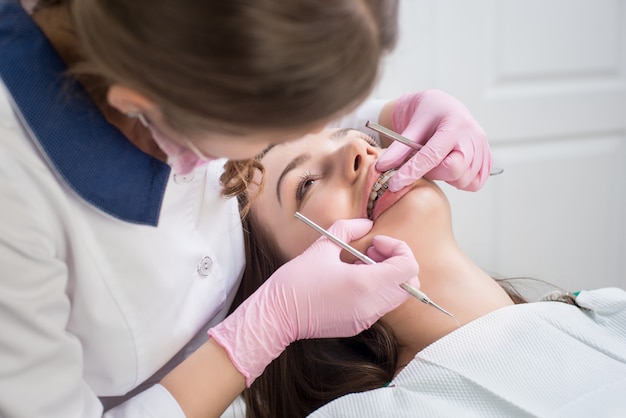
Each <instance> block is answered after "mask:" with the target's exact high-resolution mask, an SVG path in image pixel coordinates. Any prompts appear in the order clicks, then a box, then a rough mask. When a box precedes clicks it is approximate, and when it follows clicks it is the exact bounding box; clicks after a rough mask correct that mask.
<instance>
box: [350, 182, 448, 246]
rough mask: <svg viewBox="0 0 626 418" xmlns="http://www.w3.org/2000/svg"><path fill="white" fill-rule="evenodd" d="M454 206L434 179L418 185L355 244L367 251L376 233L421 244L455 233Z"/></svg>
mask: <svg viewBox="0 0 626 418" xmlns="http://www.w3.org/2000/svg"><path fill="white" fill-rule="evenodd" d="M450 219H451V217H450V206H449V204H448V200H447V198H446V196H445V194H444V193H443V192H442V191H441V189H439V187H437V186H436V185H435V184H434V183H432V182H426V181H425V182H422V183H419V184H416V186H415V187H413V189H411V190H410V191H409V192H408V193H406V194H405V195H404V196H403V197H402V198H401V199H399V200H398V201H397V202H395V203H394V204H393V205H392V206H389V207H388V208H387V209H386V210H385V211H384V212H382V213H381V214H380V215H379V216H378V217H377V218H376V220H375V221H374V226H373V227H372V229H371V231H370V232H369V233H368V234H367V235H365V236H364V237H362V238H361V239H358V240H356V241H354V242H353V243H352V244H353V245H354V246H355V247H356V248H357V249H359V250H360V251H364V250H365V249H367V248H368V247H369V246H370V245H371V241H372V239H373V237H374V236H376V235H387V236H390V237H394V238H397V239H400V240H402V241H405V242H407V243H408V244H409V245H412V246H415V247H421V246H422V245H427V244H430V243H434V241H435V240H438V239H439V238H440V237H447V236H449V235H450V234H451V220H450Z"/></svg>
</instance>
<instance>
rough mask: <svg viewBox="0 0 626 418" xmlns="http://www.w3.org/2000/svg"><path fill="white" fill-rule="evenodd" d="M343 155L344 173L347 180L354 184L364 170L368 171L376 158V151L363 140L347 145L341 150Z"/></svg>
mask: <svg viewBox="0 0 626 418" xmlns="http://www.w3.org/2000/svg"><path fill="white" fill-rule="evenodd" d="M341 153H342V154H343V156H342V158H343V160H344V161H343V162H342V163H341V164H342V166H343V172H344V175H345V177H346V179H347V180H348V181H349V182H350V183H352V182H354V181H356V180H357V179H358V178H359V176H361V175H362V174H361V172H362V171H363V170H367V169H368V167H369V166H370V164H371V163H372V161H373V159H374V158H375V157H376V150H375V149H374V148H372V147H371V146H370V145H368V144H367V143H365V142H364V141H361V140H355V141H351V142H349V143H347V144H346V145H345V147H343V149H342V150H341Z"/></svg>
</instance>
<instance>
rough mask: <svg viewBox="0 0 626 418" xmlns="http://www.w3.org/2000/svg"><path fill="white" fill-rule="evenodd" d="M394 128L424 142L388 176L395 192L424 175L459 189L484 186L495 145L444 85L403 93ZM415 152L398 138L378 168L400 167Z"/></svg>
mask: <svg viewBox="0 0 626 418" xmlns="http://www.w3.org/2000/svg"><path fill="white" fill-rule="evenodd" d="M392 120H393V130H394V131H395V132H398V133H400V134H402V135H403V136H405V137H407V138H408V139H410V140H412V141H415V142H416V143H419V144H422V145H424V147H423V148H422V149H421V150H419V151H418V152H417V153H416V154H415V155H414V156H413V157H412V158H411V159H410V160H409V161H408V162H407V163H406V164H404V166H402V168H400V170H398V172H397V173H396V174H395V175H394V176H393V177H392V178H391V180H390V181H389V189H390V190H391V191H393V192H395V191H398V190H400V189H402V188H403V187H405V186H408V185H409V184H411V183H413V182H414V181H415V180H417V179H420V178H422V177H426V178H428V179H431V180H443V181H445V182H447V183H450V184H451V185H453V186H454V187H456V188H457V189H461V190H469V191H476V190H478V189H480V188H481V187H482V186H483V185H484V184H485V182H486V181H487V179H488V178H489V172H490V171H491V165H492V163H493V160H492V157H491V149H490V148H489V143H488V141H487V136H486V134H485V131H484V130H483V129H482V128H481V127H480V125H479V124H478V123H477V122H476V121H475V120H474V118H473V117H472V115H471V114H470V112H469V110H468V109H467V108H466V107H465V106H464V105H463V103H461V102H460V101H458V100H457V99H455V98H454V97H452V96H450V95H449V94H447V93H444V92H442V91H440V90H428V91H425V92H422V93H409V94H405V95H403V96H402V97H400V99H398V100H397V102H396V104H395V106H394V108H393V111H392ZM411 152H414V151H413V150H412V149H410V148H409V147H407V146H406V145H403V144H401V143H398V142H394V143H393V144H391V146H390V147H389V148H388V149H387V151H385V153H384V154H383V155H382V157H381V158H380V159H379V160H378V162H377V164H376V168H377V169H378V170H379V171H382V172H384V171H387V170H389V169H391V168H397V167H399V166H400V165H401V164H402V163H403V162H404V161H405V160H406V158H407V157H408V155H409V154H410V153H411Z"/></svg>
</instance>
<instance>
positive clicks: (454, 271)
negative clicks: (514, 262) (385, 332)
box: [385, 238, 513, 367]
mask: <svg viewBox="0 0 626 418" xmlns="http://www.w3.org/2000/svg"><path fill="white" fill-rule="evenodd" d="M424 252H425V253H426V254H420V253H418V252H416V258H417V259H418V262H419V266H420V271H419V278H420V283H421V290H422V291H423V292H424V293H426V294H427V295H428V296H429V297H430V298H431V299H432V300H433V301H434V302H435V303H437V304H438V305H440V306H441V307H442V308H444V309H445V310H447V311H449V312H451V313H452V314H454V316H455V317H456V319H457V320H458V322H459V325H460V326H463V325H465V324H467V323H468V322H470V321H473V320H475V319H477V318H479V317H481V316H483V315H485V314H487V313H489V312H492V311H494V310H496V309H499V308H502V307H504V306H509V305H512V304H513V302H512V301H511V299H510V298H509V296H508V294H507V293H506V292H505V291H504V290H503V289H502V288H501V287H500V285H499V284H498V283H497V282H496V281H494V280H493V279H492V278H491V277H490V276H489V275H488V274H487V273H485V272H484V271H483V270H482V269H481V268H479V267H478V266H477V265H476V264H475V263H474V262H472V260H470V259H469V258H468V257H467V256H466V255H465V254H464V253H463V251H462V250H461V249H460V248H459V247H458V245H457V244H456V242H455V241H454V239H453V238H451V239H446V240H444V241H442V242H439V243H436V242H433V241H430V242H429V246H428V248H427V249H426V250H424ZM385 321H386V322H387V323H389V324H390V325H391V326H392V327H393V329H394V332H395V333H396V336H397V338H398V342H399V345H400V363H399V364H400V366H401V367H402V366H404V365H405V364H406V363H408V362H409V361H410V360H411V359H412V358H413V357H414V356H415V354H416V353H417V352H418V351H420V350H422V349H423V348H425V347H426V346H428V345H430V344H432V343H433V342H435V341H437V340H438V339H440V338H441V337H443V336H445V335H447V334H449V333H450V332H452V331H454V330H456V329H457V328H458V326H457V324H456V322H455V320H454V319H452V318H450V317H449V316H447V315H445V314H444V313H442V312H440V311H438V310H436V309H435V308H433V307H431V306H428V305H425V304H423V303H421V302H419V301H417V300H415V299H411V300H410V301H409V302H408V303H405V304H404V305H402V306H401V307H400V308H398V309H396V310H395V311H394V312H392V313H391V314H389V315H387V317H385Z"/></svg>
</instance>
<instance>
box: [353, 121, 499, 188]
mask: <svg viewBox="0 0 626 418" xmlns="http://www.w3.org/2000/svg"><path fill="white" fill-rule="evenodd" d="M365 126H366V127H367V128H370V129H371V130H372V131H376V132H378V133H379V134H382V135H385V136H386V137H388V138H391V139H393V140H394V141H398V142H401V143H403V144H404V145H406V146H407V147H409V148H413V149H414V150H416V151H419V150H421V149H422V147H423V145H421V144H417V143H415V142H413V141H411V140H410V139H408V138H406V137H404V136H402V135H400V134H399V133H396V132H394V131H392V130H391V129H387V128H385V127H384V126H382V125H379V124H377V123H376V122H371V121H369V120H368V121H367V122H365ZM503 171H504V169H503V168H500V167H494V168H492V169H491V172H490V173H489V175H490V176H497V175H498V174H502V172H503Z"/></svg>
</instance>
